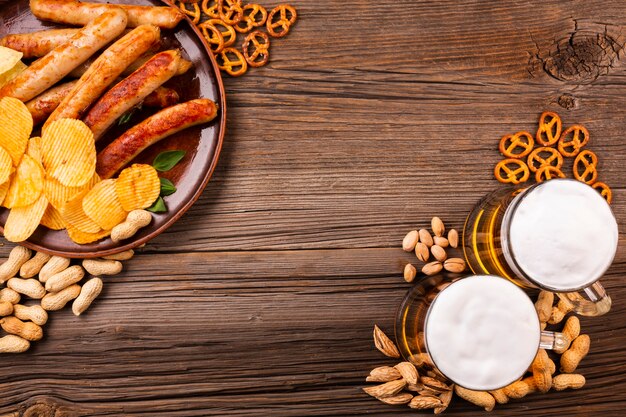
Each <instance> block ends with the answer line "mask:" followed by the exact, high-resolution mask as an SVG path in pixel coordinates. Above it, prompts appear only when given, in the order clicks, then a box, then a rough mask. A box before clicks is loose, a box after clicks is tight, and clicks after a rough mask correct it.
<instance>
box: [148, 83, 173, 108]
mask: <svg viewBox="0 0 626 417" xmlns="http://www.w3.org/2000/svg"><path fill="white" fill-rule="evenodd" d="M179 99H180V97H179V96H178V93H177V92H176V90H174V89H172V88H167V87H159V88H157V89H156V90H154V91H153V92H152V93H150V95H148V97H146V98H145V100H144V101H143V105H144V106H146V107H158V108H160V109H164V108H166V107H169V106H173V105H174V104H176V103H178V100H179Z"/></svg>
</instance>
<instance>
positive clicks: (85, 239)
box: [67, 224, 111, 245]
mask: <svg viewBox="0 0 626 417" xmlns="http://www.w3.org/2000/svg"><path fill="white" fill-rule="evenodd" d="M67 234H68V235H69V236H70V239H72V241H74V243H78V244H79V245H84V244H87V243H92V242H95V241H96V240H100V239H103V238H105V237H107V236H109V235H110V234H111V231H110V230H102V231H100V232H98V233H85V232H81V231H80V230H78V229H77V228H75V227H74V226H72V225H71V224H68V225H67Z"/></svg>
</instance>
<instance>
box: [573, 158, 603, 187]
mask: <svg viewBox="0 0 626 417" xmlns="http://www.w3.org/2000/svg"><path fill="white" fill-rule="evenodd" d="M574 178H576V179H577V180H578V181H582V182H584V183H585V184H589V185H591V184H593V183H594V182H596V179H597V178H598V156H597V155H596V154H595V153H593V152H591V151H589V150H584V151H582V152H581V153H579V154H578V156H577V157H576V159H574Z"/></svg>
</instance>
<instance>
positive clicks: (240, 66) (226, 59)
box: [216, 48, 248, 77]
mask: <svg viewBox="0 0 626 417" xmlns="http://www.w3.org/2000/svg"><path fill="white" fill-rule="evenodd" d="M233 55H234V58H232V56H233ZM216 58H217V66H218V67H220V69H221V70H223V71H226V72H227V73H229V74H230V75H232V76H233V77H239V76H240V75H243V74H244V73H245V72H246V70H247V69H248V63H247V62H246V59H245V58H244V57H243V55H241V52H239V51H238V50H236V49H235V48H225V49H223V50H222V52H220V53H219V54H217V55H216Z"/></svg>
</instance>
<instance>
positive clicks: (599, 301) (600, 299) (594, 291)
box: [557, 281, 611, 316]
mask: <svg viewBox="0 0 626 417" xmlns="http://www.w3.org/2000/svg"><path fill="white" fill-rule="evenodd" d="M581 293H582V294H581ZM583 294H584V295H586V296H587V297H586V298H585V297H584V296H583ZM557 295H558V296H559V298H560V299H561V300H562V301H563V302H564V303H565V304H566V305H567V306H569V307H571V308H572V310H573V311H574V312H575V313H576V314H580V315H581V316H601V315H603V314H606V313H607V312H608V311H609V310H610V309H611V297H609V295H608V294H607V293H606V291H605V290H604V287H603V286H602V284H600V281H596V282H594V283H593V284H591V285H590V286H589V287H587V288H584V289H583V290H582V291H580V292H565V293H557Z"/></svg>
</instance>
